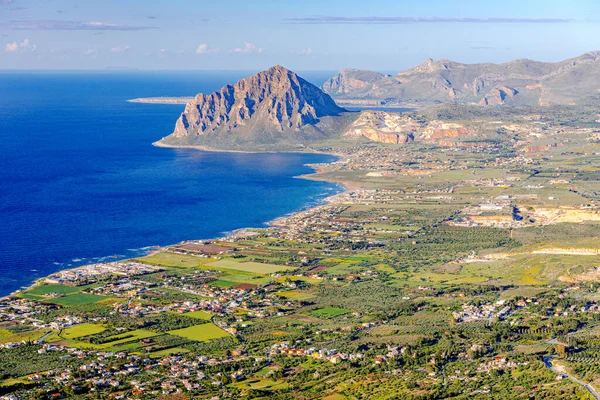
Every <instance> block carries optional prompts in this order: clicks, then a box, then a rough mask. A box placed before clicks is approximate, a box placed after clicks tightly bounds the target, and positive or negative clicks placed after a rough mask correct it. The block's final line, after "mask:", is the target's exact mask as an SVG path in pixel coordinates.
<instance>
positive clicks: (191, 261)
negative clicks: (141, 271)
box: [138, 252, 206, 268]
mask: <svg viewBox="0 0 600 400" xmlns="http://www.w3.org/2000/svg"><path fill="white" fill-rule="evenodd" d="M138 260H139V261H140V262H143V263H147V264H151V265H160V266H164V267H183V268H193V267H200V268H203V267H201V265H202V264H203V263H205V262H206V259H205V258H201V257H194V256H189V255H184V254H173V253H167V252H162V253H156V254H152V255H150V256H147V257H143V258H139V259H138Z"/></svg>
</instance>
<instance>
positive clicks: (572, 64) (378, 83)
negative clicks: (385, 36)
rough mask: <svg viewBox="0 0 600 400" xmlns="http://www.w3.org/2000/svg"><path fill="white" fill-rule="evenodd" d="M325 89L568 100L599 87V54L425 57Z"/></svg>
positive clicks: (419, 98) (398, 98)
mask: <svg viewBox="0 0 600 400" xmlns="http://www.w3.org/2000/svg"><path fill="white" fill-rule="evenodd" d="M357 76H361V77H365V78H362V79H358V78H356V77H357ZM323 89H324V91H325V92H327V93H329V94H331V95H332V96H333V97H334V98H336V100H337V99H340V100H344V101H348V100H357V99H369V100H371V101H376V100H380V101H386V102H387V103H388V104H389V103H397V104H402V103H408V104H418V103H424V102H425V103H428V102H429V103H432V102H454V103H464V104H480V105H482V106H494V105H505V104H509V105H513V104H514V105H548V104H572V103H573V102H576V101H577V100H579V99H582V98H585V97H589V96H592V95H596V94H597V93H598V91H599V90H600V52H589V53H585V54H583V55H581V56H579V57H576V58H572V59H569V60H565V61H561V62H556V63H548V62H538V61H532V60H527V59H522V60H515V61H511V62H508V63H504V64H493V63H481V64H462V63H458V62H453V61H449V60H443V59H442V60H438V61H434V60H432V59H427V60H425V61H424V62H423V63H421V64H419V65H417V66H415V67H413V68H411V69H408V70H406V71H402V72H400V73H398V74H397V75H395V76H388V75H383V74H378V73H376V72H371V73H369V72H368V71H355V70H352V72H344V71H342V72H340V73H339V74H338V75H336V76H335V77H333V78H332V79H330V80H329V81H328V82H327V84H325V85H323Z"/></svg>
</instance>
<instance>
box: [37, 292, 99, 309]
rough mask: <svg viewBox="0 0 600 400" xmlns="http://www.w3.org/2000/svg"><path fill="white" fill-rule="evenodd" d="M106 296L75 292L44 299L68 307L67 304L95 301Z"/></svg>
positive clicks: (73, 304)
mask: <svg viewBox="0 0 600 400" xmlns="http://www.w3.org/2000/svg"><path fill="white" fill-rule="evenodd" d="M107 298H108V297H106V296H98V295H95V294H88V293H77V294H70V295H67V296H64V297H57V298H53V299H48V300H46V301H48V302H49V303H54V304H58V305H61V306H67V307H68V306H75V305H80V304H89V303H96V302H98V301H100V300H104V299H107Z"/></svg>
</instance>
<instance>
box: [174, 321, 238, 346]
mask: <svg viewBox="0 0 600 400" xmlns="http://www.w3.org/2000/svg"><path fill="white" fill-rule="evenodd" d="M169 334H171V335H175V336H179V337H182V338H186V339H190V340H195V341H197V342H207V341H210V340H212V339H218V338H222V337H227V336H229V334H228V333H227V332H225V331H224V330H223V329H221V328H219V327H218V326H216V325H215V324H212V323H207V324H202V325H194V326H190V327H188V328H183V329H177V330H174V331H169Z"/></svg>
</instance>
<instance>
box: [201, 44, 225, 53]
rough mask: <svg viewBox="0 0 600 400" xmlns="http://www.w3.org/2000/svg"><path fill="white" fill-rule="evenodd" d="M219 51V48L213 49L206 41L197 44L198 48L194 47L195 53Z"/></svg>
mask: <svg viewBox="0 0 600 400" xmlns="http://www.w3.org/2000/svg"><path fill="white" fill-rule="evenodd" d="M219 51H221V50H220V49H213V48H211V47H210V46H209V45H208V44H206V43H202V44H201V45H200V46H198V48H197V49H196V54H209V53H218V52H219Z"/></svg>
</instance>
